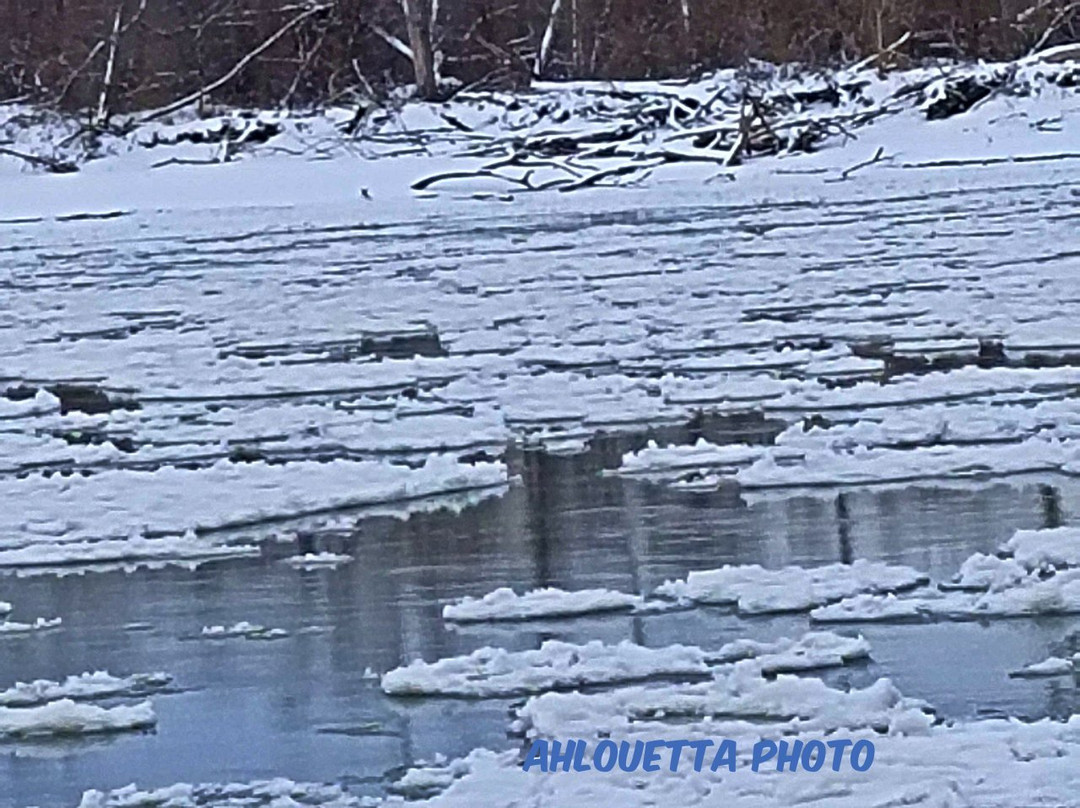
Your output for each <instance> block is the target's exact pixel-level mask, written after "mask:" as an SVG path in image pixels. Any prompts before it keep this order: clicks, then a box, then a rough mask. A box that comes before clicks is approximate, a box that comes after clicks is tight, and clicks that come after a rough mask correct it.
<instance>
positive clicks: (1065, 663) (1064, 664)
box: [1009, 654, 1080, 679]
mask: <svg viewBox="0 0 1080 808" xmlns="http://www.w3.org/2000/svg"><path fill="white" fill-rule="evenodd" d="M1078 671H1080V654H1073V656H1072V658H1071V659H1064V658H1063V657H1047V658H1046V659H1044V660H1042V661H1041V662H1033V663H1032V664H1030V665H1025V666H1024V667H1022V668H1020V669H1019V670H1015V671H1010V672H1009V676H1012V677H1016V678H1032V679H1034V678H1039V677H1044V676H1046V677H1049V676H1069V675H1070V674H1073V673H1076V672H1078Z"/></svg>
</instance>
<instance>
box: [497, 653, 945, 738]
mask: <svg viewBox="0 0 1080 808" xmlns="http://www.w3.org/2000/svg"><path fill="white" fill-rule="evenodd" d="M703 720H707V721H708V722H709V725H710V726H711V727H712V728H713V729H717V730H720V732H723V733H724V734H727V732H728V730H729V729H732V728H734V729H735V730H736V731H737V730H738V729H739V727H738V725H735V726H734V727H728V726H727V725H724V726H722V727H716V726H715V724H716V722H719V721H750V720H752V721H755V722H759V723H757V724H756V727H757V731H759V732H760V731H761V729H762V727H763V726H764V724H762V723H760V722H765V721H769V722H775V723H773V724H770V725H768V726H769V729H770V732H774V733H783V732H785V731H791V730H792V729H793V728H796V727H797V728H798V729H799V730H802V731H821V732H832V731H836V730H849V731H850V730H856V729H862V728H872V729H876V730H878V731H886V730H889V729H891V728H895V729H894V731H898V732H899V731H903V732H905V733H908V734H923V733H925V732H926V731H927V729H928V727H929V726H930V723H931V721H932V717H931V716H930V715H929V714H928V710H927V707H926V705H925V704H924V703H923V702H921V701H918V700H915V699H908V698H905V697H904V696H903V695H902V694H901V693H900V691H899V690H897V689H896V687H895V686H894V685H893V684H892V682H890V681H889V680H888V679H879V680H877V682H875V683H874V684H873V685H871V686H870V687H868V688H866V689H864V690H856V689H852V690H837V689H834V688H831V687H829V686H828V685H826V684H825V683H824V682H822V681H821V680H820V679H814V678H804V677H800V676H791V675H783V676H778V677H777V678H776V679H772V680H770V679H764V678H762V676H761V675H760V671H759V670H758V669H757V668H756V667H755V666H754V665H753V663H752V662H744V663H739V665H737V666H736V667H735V668H734V669H733V670H731V671H730V672H727V673H723V674H717V676H716V678H715V679H713V680H712V681H709V682H704V683H698V684H682V685H669V686H666V687H662V688H659V687H645V686H634V687H625V688H619V689H616V690H612V691H609V692H605V693H545V694H543V695H540V696H535V697H533V698H531V699H529V700H528V701H527V702H526V703H525V705H524V706H523V707H521V708H519V710H518V721H517V724H516V728H517V729H518V730H521V731H524V732H526V733H528V734H530V735H539V736H546V737H571V738H573V737H593V736H596V735H603V736H606V735H620V736H621V735H626V734H630V733H635V734H639V735H648V734H650V733H654V734H656V735H658V736H659V737H663V735H664V734H665V726H666V727H667V732H670V730H671V727H672V726H673V725H675V724H677V725H679V726H680V727H682V726H685V725H686V723H687V722H700V721H703ZM742 731H744V732H748V733H749V732H753V731H754V727H750V728H749V729H747V728H745V727H743V728H742Z"/></svg>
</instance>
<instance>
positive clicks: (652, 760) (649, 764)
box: [641, 741, 667, 772]
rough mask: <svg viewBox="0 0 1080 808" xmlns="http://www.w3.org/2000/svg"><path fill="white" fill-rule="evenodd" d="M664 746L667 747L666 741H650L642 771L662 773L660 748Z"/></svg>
mask: <svg viewBox="0 0 1080 808" xmlns="http://www.w3.org/2000/svg"><path fill="white" fill-rule="evenodd" d="M664 746H667V743H666V742H665V741H648V742H647V743H646V744H645V763H644V765H643V766H642V767H641V769H642V771H647V772H658V771H660V748H661V747H664Z"/></svg>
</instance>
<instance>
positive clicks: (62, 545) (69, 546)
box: [0, 530, 259, 572]
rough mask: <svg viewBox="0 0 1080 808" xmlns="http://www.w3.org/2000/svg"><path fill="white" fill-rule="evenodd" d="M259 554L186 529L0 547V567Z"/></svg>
mask: <svg viewBox="0 0 1080 808" xmlns="http://www.w3.org/2000/svg"><path fill="white" fill-rule="evenodd" d="M258 554H259V548H258V547H257V546H256V545H253V544H226V543H222V542H215V541H214V540H212V539H210V538H208V537H205V536H198V535H196V533H195V531H193V530H188V531H187V532H186V533H184V534H183V535H182V536H162V537H160V538H147V537H145V536H141V535H133V536H130V537H128V538H126V539H103V540H98V541H40V542H34V543H33V544H26V545H24V546H22V547H17V548H13V549H0V568H4V567H7V568H16V569H20V570H23V569H29V568H34V567H42V568H54V569H56V571H58V572H63V571H64V569H63V568H70V571H72V572H78V571H80V570H79V568H80V567H87V568H104V569H125V568H126V569H133V568H135V567H138V566H153V565H158V564H165V563H168V564H179V565H185V566H193V565H194V566H197V565H199V564H203V563H206V562H207V561H215V560H221V559H226V558H239V557H242V556H253V555H258Z"/></svg>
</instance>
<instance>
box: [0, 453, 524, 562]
mask: <svg viewBox="0 0 1080 808" xmlns="http://www.w3.org/2000/svg"><path fill="white" fill-rule="evenodd" d="M506 481H507V472H506V467H505V466H504V465H503V464H502V463H498V462H492V463H486V462H481V463H477V464H473V465H470V464H466V463H459V462H458V461H457V460H456V458H454V457H451V456H448V455H433V456H431V457H430V458H428V460H427V462H426V463H425V464H424V465H423V466H422V467H421V468H418V469H411V468H409V467H407V466H400V465H394V464H391V463H388V462H382V461H350V460H334V461H331V462H328V463H317V462H310V461H297V462H293V463H286V464H281V465H271V464H268V463H258V462H256V463H232V462H229V461H219V462H218V463H215V464H214V465H213V466H211V467H209V468H205V469H183V468H173V467H163V468H159V469H157V470H156V471H153V472H143V471H128V470H122V471H102V472H101V473H98V474H92V475H90V476H89V477H79V476H76V477H71V478H64V477H61V476H59V475H55V476H53V477H43V476H40V475H36V476H30V477H26V478H25V479H6V480H2V481H0V485H2V486H3V487H4V488H5V489H6V492H7V494H8V495H9V496H11V497H14V498H17V499H19V501H21V502H22V503H23V507H20V508H19V509H18V510H17V511H9V512H8V513H7V515H6V521H4V522H2V523H0V532H3V534H5V535H9V536H17V535H18V536H23V537H31V538H30V539H29V541H27V540H25V539H24V540H23V541H22V542H21V543H20V544H19V545H16V546H12V542H11V541H10V540H8V542H7V547H3V545H0V549H4V550H9V549H10V550H19V549H24V548H27V547H28V546H32V545H33V544H35V543H44V544H49V545H50V547H53V548H55V547H57V546H62V544H64V543H67V542H77V543H81V544H82V545H83V547H81V548H79V549H80V551H81V552H82V553H85V552H90V553H92V552H93V550H92V545H91V542H94V541H101V540H122V541H127V540H128V538H129V537H130V536H132V535H145V536H149V537H151V538H153V537H155V536H157V535H160V534H170V533H171V534H176V535H182V534H184V533H185V532H186V531H189V530H195V531H197V532H200V533H202V532H205V531H208V530H221V529H226V528H239V527H244V526H251V525H256V524H260V523H264V522H268V521H274V520H281V519H286V518H295V517H300V516H304V515H309V514H314V513H320V512H325V511H331V510H337V509H346V508H358V507H362V506H368V505H380V504H386V503H389V502H395V501H400V500H409V499H418V498H422V497H426V496H432V495H436V494H443V493H450V492H455V491H464V490H469V489H476V488H491V487H496V486H502V485H505V484H506ZM118 551H119V548H115V549H113V550H112V555H113V556H114V557H115V555H116V554H117V552H118ZM54 552H55V550H54ZM32 557H33V551H32V550H30V549H27V550H26V554H24V555H22V556H16V558H18V559H28V558H32ZM79 560H84V559H83V558H79ZM92 560H97V561H100V560H102V559H101V558H95V559H92ZM110 560H111V559H110ZM0 563H3V561H2V559H0ZM39 563H40V562H39ZM52 563H56V562H55V561H53V562H52Z"/></svg>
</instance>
